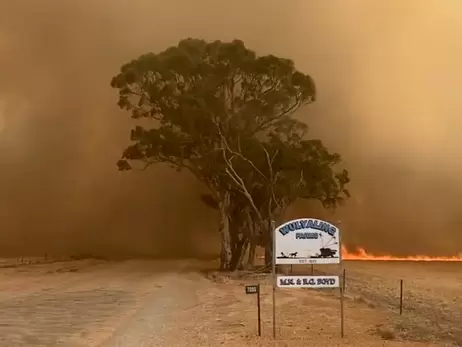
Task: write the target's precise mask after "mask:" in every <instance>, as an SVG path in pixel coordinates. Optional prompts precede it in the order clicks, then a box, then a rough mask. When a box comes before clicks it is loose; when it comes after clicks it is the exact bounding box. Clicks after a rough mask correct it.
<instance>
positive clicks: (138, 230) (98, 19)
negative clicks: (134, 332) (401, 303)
mask: <svg viewBox="0 0 462 347" xmlns="http://www.w3.org/2000/svg"><path fill="white" fill-rule="evenodd" d="M461 11H462V4H460V3H459V2H457V1H451V0H427V1H418V0H412V1H411V0H409V1H402V0H377V1H368V0H343V1H317V0H292V1H285V2H284V1H276V0H273V1H264V0H253V1H244V0H239V1H226V2H220V3H219V4H218V3H217V2H216V1H211V0H210V1H206V0H195V1H186V0H182V1H179V0H177V1H175V0H172V1H153V0H137V1H128V0H79V1H73V0H41V1H30V0H15V1H10V0H0V129H1V132H0V179H1V181H0V193H1V194H0V253H5V254H32V253H36V254H38V253H44V252H48V253H51V254H58V253H62V254H68V253H82V252H91V253H103V254H134V255H141V254H176V255H195V254H206V253H214V252H215V251H216V248H215V245H216V242H217V235H216V234H217V233H216V223H217V219H216V216H215V212H214V211H211V210H209V209H208V208H207V207H205V206H203V205H202V204H201V203H200V202H199V200H198V194H199V193H200V192H201V190H202V187H201V186H200V184H199V183H198V182H196V181H195V180H194V179H192V178H191V177H189V176H188V175H186V174H179V173H176V172H172V171H171V170H169V169H167V168H164V167H161V166H159V167H154V168H152V170H150V171H146V172H143V173H137V172H130V173H119V172H117V170H116V166H115V162H116V161H117V159H118V158H119V156H120V153H121V151H122V150H123V148H124V146H126V145H127V144H128V135H129V129H130V127H131V126H132V125H133V122H132V121H131V120H130V119H129V114H127V113H124V112H121V111H119V110H118V108H117V106H116V102H117V93H116V91H115V90H113V89H111V88H110V86H109V82H110V79H111V77H112V76H113V75H115V74H116V73H117V72H118V69H119V67H120V65H122V64H123V63H125V62H126V61H127V60H130V59H132V58H136V57H137V56H139V55H140V54H143V53H146V52H149V51H154V52H156V51H160V50H163V49H165V48H166V47H168V46H169V45H173V44H176V43H177V42H178V41H179V40H180V39H182V38H185V37H197V38H204V39H207V40H215V39H221V40H232V39H234V38H238V39H242V40H243V41H244V42H245V43H246V44H247V46H248V47H250V48H251V49H254V50H256V51H257V53H260V54H268V53H272V54H275V55H279V56H283V57H287V58H291V59H293V60H294V61H295V63H296V65H297V67H298V68H299V69H300V70H302V71H303V72H305V73H309V74H310V75H311V76H312V77H313V78H314V79H315V81H316V84H317V88H318V91H319V95H318V101H317V102H316V104H315V105H313V106H312V107H309V108H307V109H304V110H303V111H301V112H300V114H299V117H300V118H301V119H304V120H306V121H307V123H308V124H309V125H310V126H311V129H312V135H313V136H319V137H321V138H322V139H323V140H324V141H325V142H326V144H327V145H328V146H329V147H330V148H332V149H333V150H336V151H338V152H340V153H341V154H342V155H343V156H344V159H345V162H346V164H347V167H348V169H349V170H350V172H351V177H352V182H353V184H352V187H351V192H352V195H353V198H352V199H351V201H349V202H348V203H347V205H346V206H345V207H343V208H341V209H340V210H339V211H338V212H337V213H336V214H335V215H330V214H327V213H325V212H322V211H320V210H319V208H317V207H316V206H315V205H314V204H306V203H300V204H298V205H297V206H295V207H294V208H293V209H292V210H291V211H290V215H289V216H287V217H288V218H290V217H295V216H304V217H318V216H321V217H322V216H324V217H326V218H329V219H331V220H333V221H341V227H342V229H343V232H344V234H343V235H344V240H345V242H346V243H347V244H348V245H350V246H355V245H361V246H364V247H366V248H367V249H368V250H369V251H374V252H378V253H381V252H385V253H394V254H414V253H419V254H420V253H426V254H429V255H438V254H454V253H457V252H459V251H460V250H461V248H462V233H461V232H460V230H461V227H462V214H461V212H462V209H461V207H460V200H461V196H462V188H461V185H460V181H461V174H462V156H461V154H460V148H461V144H462V137H460V136H459V129H460V127H461V125H462V118H461V114H462V112H461V111H462V99H461V97H460V95H459V93H460V90H461V88H460V86H461V84H462V67H461V65H460V62H461V61H462V37H461V36H462V21H461V20H460V13H462V12H461Z"/></svg>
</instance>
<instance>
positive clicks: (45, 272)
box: [0, 259, 462, 347]
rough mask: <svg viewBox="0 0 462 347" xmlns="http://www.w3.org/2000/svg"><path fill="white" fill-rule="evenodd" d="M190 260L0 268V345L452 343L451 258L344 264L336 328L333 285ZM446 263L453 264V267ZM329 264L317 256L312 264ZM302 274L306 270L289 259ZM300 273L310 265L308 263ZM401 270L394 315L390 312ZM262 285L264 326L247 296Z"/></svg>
mask: <svg viewBox="0 0 462 347" xmlns="http://www.w3.org/2000/svg"><path fill="white" fill-rule="evenodd" d="M204 265H207V266H210V263H208V264H204V263H203V262H202V263H201V262H197V261H186V262H185V261H183V262H175V261H169V262H161V261H152V260H132V261H123V262H107V261H104V260H97V259H93V260H81V261H69V262H58V263H51V264H36V265H28V266H21V267H17V268H4V269H1V270H0V311H1V312H2V315H1V316H0V346H1V347H3V346H4V347H14V346H34V347H35V346H44V347H53V346H64V347H83V346H90V347H96V346H101V347H113V346H123V347H141V346H156V347H158V346H166V347H174V346H178V347H181V346H191V347H206V346H213V347H215V346H231V347H232V346H235V347H238V346H239V347H241V346H290V347H292V346H294V347H297V346H306V345H308V344H309V345H316V346H326V347H327V346H328V347H331V346H359V347H361V346H364V347H374V346H451V345H452V346H457V343H459V345H460V342H461V336H462V324H460V322H461V321H462V320H461V316H460V315H461V313H462V298H461V292H462V287H461V286H460V283H461V282H460V281H461V271H460V269H459V268H457V266H459V267H460V265H462V264H459V265H455V264H451V265H445V266H442V265H439V266H437V265H436V264H427V265H425V264H423V265H420V264H398V263H394V264H385V263H382V264H371V263H347V264H346V267H347V287H346V295H345V338H343V339H342V338H340V336H339V335H340V330H339V325H340V318H339V308H340V306H339V298H338V294H339V292H338V290H305V289H286V290H278V292H277V336H278V337H277V341H273V339H272V336H271V333H272V295H271V294H272V286H271V284H270V280H269V278H268V277H267V276H266V275H263V274H259V275H250V274H248V273H234V274H232V275H227V274H220V273H214V272H208V273H207V275H205V276H204V273H203V272H201V270H202V269H203V268H204ZM451 266H452V267H451ZM320 269H324V270H325V271H334V270H337V269H335V268H331V269H326V267H325V266H324V267H321V266H319V267H318V268H316V270H320ZM293 271H294V273H301V272H302V271H304V272H307V271H306V268H305V269H302V268H300V267H298V268H294V269H293ZM308 272H309V271H308ZM401 277H403V278H405V306H404V314H403V315H402V316H399V314H398V306H397V305H398V300H397V298H398V290H399V279H400V278H401ZM256 283H260V284H261V288H262V296H261V299H262V303H261V304H262V328H263V336H262V337H260V338H259V337H257V336H256V334H257V321H256V318H257V312H256V296H254V295H245V294H244V286H245V284H256Z"/></svg>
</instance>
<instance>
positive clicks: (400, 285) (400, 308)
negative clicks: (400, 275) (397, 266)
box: [399, 279, 403, 315]
mask: <svg viewBox="0 0 462 347" xmlns="http://www.w3.org/2000/svg"><path fill="white" fill-rule="evenodd" d="M402 314H403V280H402V279H401V280H400V281H399V315H402Z"/></svg>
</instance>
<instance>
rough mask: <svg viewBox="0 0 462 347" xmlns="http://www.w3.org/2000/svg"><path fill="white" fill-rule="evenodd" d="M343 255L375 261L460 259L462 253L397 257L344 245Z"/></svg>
mask: <svg viewBox="0 0 462 347" xmlns="http://www.w3.org/2000/svg"><path fill="white" fill-rule="evenodd" d="M342 257H343V259H345V260H375V261H454V262H455V261H460V262H462V253H459V254H458V255H455V256H449V257H432V256H427V255H411V256H406V257H395V256H393V255H374V254H369V253H367V252H366V250H365V249H364V248H357V249H356V251H355V252H350V251H348V250H347V249H346V247H345V246H342Z"/></svg>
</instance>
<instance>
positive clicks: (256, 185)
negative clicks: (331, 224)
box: [111, 39, 349, 218]
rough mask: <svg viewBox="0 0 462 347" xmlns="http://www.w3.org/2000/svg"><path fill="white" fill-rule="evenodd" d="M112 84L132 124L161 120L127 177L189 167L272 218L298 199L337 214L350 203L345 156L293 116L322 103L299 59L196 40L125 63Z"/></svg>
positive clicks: (132, 157)
mask: <svg viewBox="0 0 462 347" xmlns="http://www.w3.org/2000/svg"><path fill="white" fill-rule="evenodd" d="M111 85H112V87H114V88H117V89H118V90H119V101H118V105H119V106H120V107H121V108H122V109H125V110H129V111H130V112H131V115H132V118H134V119H151V120H152V121H153V122H151V123H152V124H153V126H152V128H149V129H146V128H144V127H142V126H137V127H136V128H135V129H133V130H132V132H131V140H132V142H133V144H132V145H131V146H129V147H128V148H127V149H126V150H125V151H124V152H123V156H122V159H121V160H120V161H119V162H118V167H119V169H120V170H129V169H131V168H132V164H133V163H135V162H139V163H142V164H143V166H144V167H147V166H149V165H150V164H153V163H166V164H168V165H170V166H172V167H173V168H175V169H177V170H181V169H183V168H187V169H188V170H190V172H192V173H193V174H194V175H195V176H196V177H197V178H198V179H199V180H201V181H202V182H204V183H205V184H206V185H207V186H208V187H209V188H210V190H211V193H212V199H214V200H215V201H217V199H218V197H219V195H220V192H223V191H230V192H232V194H233V195H232V196H233V201H234V203H235V204H236V205H237V206H243V205H245V204H248V203H249V201H250V202H252V203H253V205H254V213H256V214H257V215H260V216H263V217H264V218H269V217H270V214H271V213H272V211H274V210H275V209H277V207H279V209H280V210H281V209H282V210H283V209H284V208H285V207H286V206H288V205H290V204H291V203H293V202H294V201H295V200H296V199H298V198H303V199H318V200H319V201H321V202H322V203H323V204H324V206H326V207H335V206H337V204H338V203H339V202H341V201H342V200H343V199H344V198H345V197H348V196H349V194H348V191H347V190H346V188H345V187H346V184H347V183H348V181H349V179H348V173H347V172H346V171H345V170H343V171H342V170H340V171H339V172H336V171H335V169H334V168H335V167H336V166H338V165H339V164H340V156H339V155H338V154H335V153H330V152H329V151H328V150H327V149H326V148H325V147H324V146H323V144H322V142H321V141H319V140H307V139H306V132H307V126H306V125H305V124H303V123H301V122H299V121H296V120H294V119H293V118H291V116H292V115H293V113H294V112H295V111H297V110H298V109H299V108H300V107H302V106H304V105H306V104H308V103H311V102H314V101H315V96H316V90H315V85H314V82H313V80H312V79H311V77H310V76H308V75H305V74H303V73H301V72H299V71H297V70H296V69H295V67H294V63H293V62H292V61H291V60H288V59H282V58H278V57H275V56H272V55H267V56H261V57H258V56H257V55H256V54H255V53H254V52H253V51H251V50H249V49H247V48H246V47H245V45H244V43H243V42H242V41H239V40H235V41H232V42H221V41H215V42H210V43H208V42H205V41H203V40H197V39H186V40H182V41H180V42H179V44H178V45H177V46H174V47H170V48H168V49H167V50H165V51H163V52H161V53H158V54H154V53H149V54H145V55H142V56H141V57H139V58H138V59H135V60H133V61H131V62H129V63H128V64H125V65H123V66H122V68H121V70H120V73H119V74H118V75H117V76H115V77H114V78H113V79H112V82H111ZM202 200H203V201H204V202H205V203H207V204H208V205H209V206H214V203H213V201H212V200H210V199H209V198H205V200H204V198H203V199H202ZM215 207H216V206H215Z"/></svg>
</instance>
